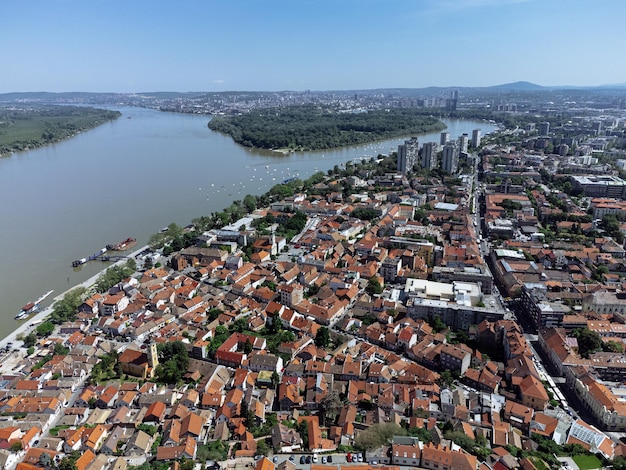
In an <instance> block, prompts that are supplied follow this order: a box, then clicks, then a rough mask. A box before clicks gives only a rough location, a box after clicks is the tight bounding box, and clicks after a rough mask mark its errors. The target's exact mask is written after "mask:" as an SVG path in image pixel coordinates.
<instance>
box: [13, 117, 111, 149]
mask: <svg viewBox="0 0 626 470" xmlns="http://www.w3.org/2000/svg"><path fill="white" fill-rule="evenodd" d="M120 116H121V113H120V112H119V111H110V110H106V109H96V108H89V107H83V106H36V107H29V108H23V109H16V108H15V107H13V106H12V107H10V108H9V107H0V155H4V154H8V153H11V152H19V151H21V150H26V149H33V148H38V147H42V146H44V145H47V144H51V143H55V142H59V141H60V140H63V139H66V138H68V137H72V136H73V135H75V134H77V133H78V132H83V131H86V130H89V129H92V128H94V127H97V126H99V125H100V124H103V123H105V122H107V121H112V120H114V119H117V118H118V117H120Z"/></svg>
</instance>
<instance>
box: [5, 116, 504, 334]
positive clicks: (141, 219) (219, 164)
mask: <svg viewBox="0 0 626 470" xmlns="http://www.w3.org/2000/svg"><path fill="white" fill-rule="evenodd" d="M119 110H120V111H121V112H122V113H123V116H122V118H121V119H116V120H115V121H112V122H110V123H107V124H105V125H102V126H99V127H97V128H96V129H92V130H91V131H89V132H84V133H81V134H79V135H77V136H76V137H74V138H72V139H69V140H65V141H63V142H61V143H58V144H55V145H51V146H47V147H43V148H40V149H37V150H31V151H28V152H23V153H21V154H20V155H19V157H18V158H2V159H0V194H1V195H3V196H4V199H5V200H7V201H8V200H10V201H11V204H4V205H3V207H2V208H0V216H1V218H2V221H3V228H4V230H0V256H1V257H2V264H3V266H4V267H5V269H4V270H0V299H2V303H1V304H0V338H1V337H4V336H5V335H8V334H10V333H11V332H12V331H13V330H14V329H15V328H17V327H19V326H21V322H17V321H16V320H14V317H15V314H16V313H17V312H19V311H20V309H21V308H22V306H23V305H24V304H25V303H27V302H29V301H32V300H33V299H36V298H37V297H39V296H40V295H41V294H42V293H44V292H48V291H49V290H51V289H54V293H53V296H56V295H57V294H59V293H61V292H64V291H66V290H67V289H68V288H70V287H71V286H73V285H77V284H79V283H81V282H83V281H84V280H85V279H88V278H89V277H91V276H93V275H95V274H97V273H98V272H99V271H101V270H102V268H103V267H105V266H106V265H103V264H101V263H100V262H91V263H87V264H85V265H83V266H81V267H80V268H72V266H71V262H72V260H75V259H80V258H82V257H85V256H88V255H89V254H91V253H94V252H95V251H97V250H98V249H99V248H100V247H103V246H106V245H107V244H110V243H114V242H117V241H119V240H122V239H125V238H127V237H129V236H132V237H133V238H136V239H137V241H138V244H137V246H138V247H139V246H141V245H145V244H147V243H148V240H149V239H150V236H151V235H153V234H154V233H156V232H158V231H159V229H160V228H161V227H164V226H167V225H168V224H169V223H172V222H174V223H176V224H178V225H179V226H181V227H184V226H185V225H187V224H189V223H190V221H191V220H193V219H194V218H197V217H199V216H203V215H204V216H210V215H211V214H212V213H213V212H216V211H222V210H223V209H224V208H226V207H229V206H230V205H231V204H232V203H233V201H234V200H241V201H243V199H244V198H245V196H246V195H247V194H250V195H257V196H258V195H262V194H264V193H266V192H267V191H269V190H270V189H271V188H272V187H273V186H274V185H275V184H277V183H280V182H282V181H285V180H287V179H290V178H293V177H298V178H301V179H306V178H307V177H309V176H311V175H312V174H314V173H315V172H316V171H323V172H326V171H327V170H329V169H332V168H333V167H334V166H335V165H337V166H338V167H341V165H342V164H343V163H345V162H347V161H353V160H354V159H355V158H362V157H363V156H364V155H368V156H373V157H375V156H377V155H379V154H389V153H390V152H391V151H393V150H395V149H397V147H398V145H399V144H402V143H404V139H391V140H385V141H381V142H378V143H375V144H369V145H361V146H351V147H348V148H342V149H336V150H332V151H331V150H325V151H320V152H294V153H291V154H289V155H284V154H279V153H276V152H269V151H258V150H254V149H250V148H245V147H242V146H240V145H238V144H236V143H234V142H233V140H232V139H231V138H230V137H228V136H224V135H221V134H218V133H215V132H212V131H210V130H209V129H208V128H207V127H206V116H200V115H191V114H190V115H186V114H175V113H161V112H159V111H155V110H149V109H144V108H119ZM128 117H132V119H128ZM446 124H447V126H448V129H447V130H446V132H450V135H451V136H454V137H457V136H459V135H461V134H463V133H469V134H471V132H472V129H477V128H482V132H483V133H488V132H490V131H491V130H492V128H491V127H489V126H488V125H486V124H485V123H483V122H478V121H455V120H446ZM439 134H440V133H437V134H431V135H424V136H421V137H420V142H428V141H437V142H438V141H439V138H440V135H439ZM173 156H176V158H175V162H174V160H173V159H172V158H173ZM189 169H191V171H190V170H189ZM51 175H54V178H51ZM94 178H96V179H98V178H105V180H106V181H107V183H106V186H107V188H108V189H107V190H106V191H104V192H103V191H94V190H93V181H94ZM159 181H161V182H162V181H167V187H168V190H167V191H159V190H155V182H159ZM25 182H27V183H25ZM25 184H27V186H28V188H27V190H25V186H24V185H25ZM16 194H19V197H15V195H16ZM96 221H97V229H96V227H95V225H94V224H95V222H96ZM33 266H36V267H37V269H33ZM68 278H69V281H68ZM51 299H52V296H51V297H49V298H48V301H47V302H44V304H43V305H42V308H43V307H45V306H46V305H48V304H49V302H50V300H51Z"/></svg>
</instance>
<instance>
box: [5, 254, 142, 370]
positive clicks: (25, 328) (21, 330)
mask: <svg viewBox="0 0 626 470" xmlns="http://www.w3.org/2000/svg"><path fill="white" fill-rule="evenodd" d="M148 248H150V246H149V245H145V246H142V247H141V248H138V249H136V250H134V251H133V252H131V253H129V254H128V255H127V258H125V259H121V260H119V261H116V262H115V263H111V264H109V265H108V266H106V267H105V268H104V269H102V270H101V271H99V272H98V273H96V274H94V275H93V276H91V277H90V278H89V279H87V280H85V281H83V282H81V283H79V284H76V285H74V286H72V287H70V288H69V289H66V290H65V291H63V292H62V293H61V294H59V295H57V296H55V297H54V298H53V299H52V303H51V304H50V305H49V306H48V307H46V308H44V309H43V310H42V311H40V312H37V313H36V314H35V315H33V316H32V317H30V318H28V319H26V320H24V322H23V323H22V324H21V325H19V326H18V327H17V328H16V329H15V330H13V331H12V332H11V333H9V334H8V335H7V336H5V337H4V338H2V339H0V348H4V347H6V345H7V344H8V343H13V345H12V347H11V349H16V348H19V347H21V346H16V344H15V342H16V341H21V340H19V339H18V336H19V335H21V334H23V335H27V334H29V333H30V332H31V331H34V330H35V328H36V327H37V325H38V324H39V323H41V322H43V321H45V319H46V318H47V317H48V315H50V314H51V313H52V311H53V309H54V304H55V303H56V302H57V301H58V300H61V299H62V298H63V297H64V296H65V294H67V293H68V292H70V291H72V290H74V289H76V288H77V287H85V288H87V289H88V288H89V287H91V286H93V285H94V284H95V283H96V281H97V280H98V278H99V277H100V276H102V274H104V272H105V271H106V270H107V269H109V268H110V267H112V266H117V265H122V264H124V263H126V261H127V259H130V258H134V257H135V256H136V255H138V254H139V253H141V252H142V251H144V250H146V249H148ZM33 323H35V324H33ZM3 368H4V362H3V363H2V364H0V372H3Z"/></svg>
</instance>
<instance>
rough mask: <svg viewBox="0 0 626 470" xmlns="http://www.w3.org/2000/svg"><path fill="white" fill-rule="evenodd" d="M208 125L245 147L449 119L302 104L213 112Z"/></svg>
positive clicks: (335, 138) (328, 142)
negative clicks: (228, 113) (221, 113)
mask: <svg viewBox="0 0 626 470" xmlns="http://www.w3.org/2000/svg"><path fill="white" fill-rule="evenodd" d="M209 128H210V129H212V130H214V131H218V132H222V133H224V134H228V135H230V136H231V137H232V138H233V139H234V140H235V142H237V143H239V144H241V145H243V146H246V147H257V148H263V149H288V150H323V149H329V148H335V147H343V146H346V145H356V144H364V143H368V142H375V141H377V140H383V139H388V138H393V137H400V136H409V135H416V134H421V133H425V132H436V131H440V130H443V129H445V128H446V125H445V124H444V123H443V122H441V121H440V120H438V119H437V118H435V117H432V116H425V115H424V114H423V113H422V112H420V111H419V110H416V109H405V108H393V109H385V110H383V109H380V110H370V111H367V112H358V113H355V112H340V111H337V110H335V109H332V108H330V107H320V106H314V105H301V106H289V107H285V108H273V109H255V110H252V111H250V112H249V113H247V114H241V115H237V116H219V117H214V118H213V119H212V120H211V121H209Z"/></svg>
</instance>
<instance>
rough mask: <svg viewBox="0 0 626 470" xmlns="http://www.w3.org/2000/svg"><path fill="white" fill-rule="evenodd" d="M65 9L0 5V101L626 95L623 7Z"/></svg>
mask: <svg viewBox="0 0 626 470" xmlns="http://www.w3.org/2000/svg"><path fill="white" fill-rule="evenodd" d="M601 6H602V8H599V6H598V5H597V4H595V3H591V2H587V1H584V0H571V1H570V0H551V1H549V2H540V1H539V0H414V1H413V0H318V1H313V0H302V1H293V0H273V1H265V2H263V1H254V2H253V1H245V0H232V1H229V2H223V1H222V2H218V1H211V2H203V1H189V2H185V3H181V4H176V5H173V4H171V3H170V2H164V1H162V0H155V1H147V0H139V1H135V2H121V1H119V0H113V1H108V2H105V1H103V0H96V1H93V2H83V1H78V0H64V1H59V2H48V1H45V0H34V1H32V2H22V1H19V0H5V1H3V2H1V4H0V38H1V39H3V40H4V41H3V42H4V43H5V44H6V46H5V48H4V50H3V52H4V54H3V59H4V60H3V68H4V70H5V74H4V76H3V78H2V80H1V81H0V93H10V92H35V91H48V92H95V93H97V92H103V93H106V92H110V93H140V92H144V93H148V92H156V91H173V92H193V91H197V92H221V91H302V90H306V89H310V90H314V91H332V90H337V91H338V90H366V89H380V88H425V87H431V86H432V87H483V86H485V87H486V86H494V85H500V84H505V83H513V82H518V81H527V82H531V83H535V84H538V85H542V86H546V87H553V86H574V87H576V86H579V87H587V86H602V85H612V84H624V83H626V61H623V60H621V59H619V57H621V56H622V55H623V50H624V48H625V46H626V34H625V33H624V32H623V31H624V29H623V25H622V19H623V18H624V17H625V16H626V2H622V1H619V0H606V1H604V2H602V3H601Z"/></svg>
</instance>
